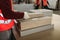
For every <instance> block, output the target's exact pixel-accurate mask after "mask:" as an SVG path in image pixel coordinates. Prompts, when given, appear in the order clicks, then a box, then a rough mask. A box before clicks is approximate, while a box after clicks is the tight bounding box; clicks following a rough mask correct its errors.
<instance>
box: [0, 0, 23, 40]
mask: <svg viewBox="0 0 60 40" xmlns="http://www.w3.org/2000/svg"><path fill="white" fill-rule="evenodd" d="M23 17H24V12H14V11H13V9H12V0H0V40H16V39H15V37H14V35H12V34H13V32H12V30H11V29H12V27H13V26H14V23H15V22H14V19H21V18H23ZM12 36H13V37H12Z"/></svg>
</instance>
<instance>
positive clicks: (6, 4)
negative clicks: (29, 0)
mask: <svg viewBox="0 0 60 40" xmlns="http://www.w3.org/2000/svg"><path fill="white" fill-rule="evenodd" d="M0 9H1V10H2V14H3V16H4V17H5V18H6V19H21V18H23V17H24V12H14V11H12V5H11V0H0Z"/></svg>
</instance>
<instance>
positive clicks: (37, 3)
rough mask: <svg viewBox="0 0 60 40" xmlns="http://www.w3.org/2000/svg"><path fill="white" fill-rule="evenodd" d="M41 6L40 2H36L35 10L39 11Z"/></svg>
mask: <svg viewBox="0 0 60 40" xmlns="http://www.w3.org/2000/svg"><path fill="white" fill-rule="evenodd" d="M39 6H40V0H36V1H35V9H39Z"/></svg>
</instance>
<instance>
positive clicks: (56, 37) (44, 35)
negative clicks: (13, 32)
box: [19, 12, 60, 40]
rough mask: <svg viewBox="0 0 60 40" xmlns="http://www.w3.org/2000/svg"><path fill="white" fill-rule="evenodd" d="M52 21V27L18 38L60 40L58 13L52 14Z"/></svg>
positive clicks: (24, 39) (59, 18)
mask: <svg viewBox="0 0 60 40" xmlns="http://www.w3.org/2000/svg"><path fill="white" fill-rule="evenodd" d="M55 13H56V12H55ZM58 13H59V12H58ZM52 23H53V24H54V28H53V29H50V30H46V31H43V32H38V33H34V34H31V35H28V36H24V37H21V38H20V39H19V40H60V15H58V14H53V18H52Z"/></svg>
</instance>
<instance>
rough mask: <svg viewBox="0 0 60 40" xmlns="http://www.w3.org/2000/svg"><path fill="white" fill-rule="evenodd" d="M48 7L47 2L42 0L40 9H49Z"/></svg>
mask: <svg viewBox="0 0 60 40" xmlns="http://www.w3.org/2000/svg"><path fill="white" fill-rule="evenodd" d="M48 5H49V3H48V0H42V8H44V9H49V8H48Z"/></svg>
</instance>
